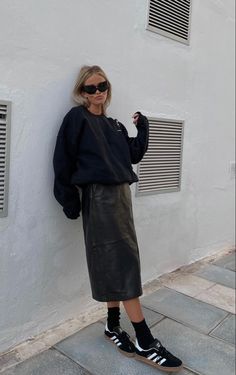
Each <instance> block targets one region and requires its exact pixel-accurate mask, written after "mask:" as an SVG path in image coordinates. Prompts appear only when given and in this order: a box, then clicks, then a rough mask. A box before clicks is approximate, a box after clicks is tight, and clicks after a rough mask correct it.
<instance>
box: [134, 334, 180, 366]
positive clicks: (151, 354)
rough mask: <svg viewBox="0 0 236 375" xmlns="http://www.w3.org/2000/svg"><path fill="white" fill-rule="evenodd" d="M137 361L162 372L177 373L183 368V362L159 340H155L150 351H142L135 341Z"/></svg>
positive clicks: (150, 346)
mask: <svg viewBox="0 0 236 375" xmlns="http://www.w3.org/2000/svg"><path fill="white" fill-rule="evenodd" d="M135 352H136V356H135V359H137V360H139V361H143V362H145V363H148V364H149V365H151V366H154V367H156V368H158V369H159V370H162V371H167V372H177V371H179V370H181V369H182V368H183V364H182V361H181V360H180V359H178V358H176V357H175V356H173V355H172V354H171V353H170V352H168V350H166V348H165V347H164V346H162V344H161V342H160V341H159V340H158V339H155V340H154V341H153V342H152V343H151V344H150V345H149V349H142V348H141V347H140V346H139V343H138V340H137V338H136V340H135Z"/></svg>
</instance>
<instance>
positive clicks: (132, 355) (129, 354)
mask: <svg viewBox="0 0 236 375" xmlns="http://www.w3.org/2000/svg"><path fill="white" fill-rule="evenodd" d="M104 337H105V339H107V340H109V341H110V342H111V343H112V344H113V345H115V346H116V347H117V349H118V350H119V352H120V353H121V354H123V355H125V356H126V357H129V358H132V357H135V355H136V354H135V353H128V352H125V351H124V350H121V349H120V348H119V346H117V345H116V343H115V342H114V341H112V340H111V339H110V338H109V337H108V336H107V335H106V334H105V333H104Z"/></svg>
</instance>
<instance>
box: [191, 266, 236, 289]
mask: <svg viewBox="0 0 236 375" xmlns="http://www.w3.org/2000/svg"><path fill="white" fill-rule="evenodd" d="M195 275H198V276H201V277H203V278H204V279H207V280H210V281H214V282H215V283H219V284H221V285H224V286H228V287H230V288H235V272H233V271H231V270H228V269H226V268H223V267H219V266H215V265H214V264H208V265H206V266H205V267H204V268H202V269H200V270H198V271H196V272H195Z"/></svg>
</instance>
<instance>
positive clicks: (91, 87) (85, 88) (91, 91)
mask: <svg viewBox="0 0 236 375" xmlns="http://www.w3.org/2000/svg"><path fill="white" fill-rule="evenodd" d="M108 87H109V85H108V82H107V81H103V82H100V83H99V84H98V85H97V86H95V85H84V86H83V88H82V89H83V91H85V92H87V94H95V92H96V91H97V90H98V91H100V92H104V91H106V90H107V89H108Z"/></svg>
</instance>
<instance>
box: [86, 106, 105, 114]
mask: <svg viewBox="0 0 236 375" xmlns="http://www.w3.org/2000/svg"><path fill="white" fill-rule="evenodd" d="M88 110H89V111H90V112H91V113H93V114H94V115H102V113H103V111H102V104H99V105H94V104H90V106H89V107H88Z"/></svg>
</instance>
